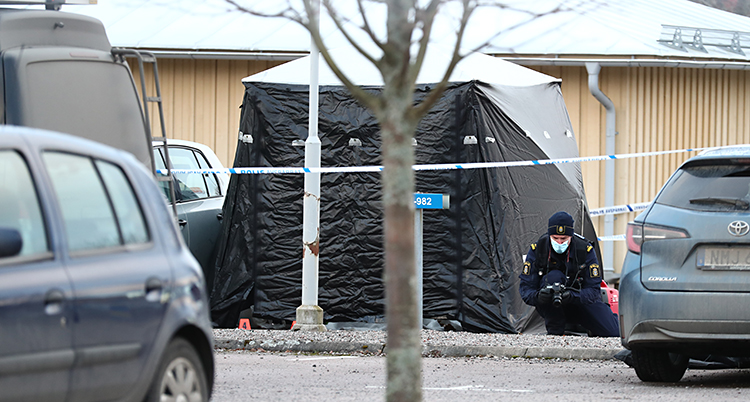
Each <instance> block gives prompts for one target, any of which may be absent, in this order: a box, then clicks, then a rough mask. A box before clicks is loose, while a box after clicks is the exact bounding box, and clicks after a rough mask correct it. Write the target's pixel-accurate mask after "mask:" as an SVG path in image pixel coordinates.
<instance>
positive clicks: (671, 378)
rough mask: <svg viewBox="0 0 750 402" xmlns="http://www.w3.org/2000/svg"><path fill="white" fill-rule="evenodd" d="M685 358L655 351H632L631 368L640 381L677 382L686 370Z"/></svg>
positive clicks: (686, 360) (686, 359)
mask: <svg viewBox="0 0 750 402" xmlns="http://www.w3.org/2000/svg"><path fill="white" fill-rule="evenodd" d="M687 366H688V358H687V356H684V355H681V354H677V353H669V352H665V351H661V350H655V349H633V367H634V368H635V373H636V374H637V375H638V378H640V379H641V381H646V382H677V381H680V379H681V378H682V376H683V375H684V374H685V370H687Z"/></svg>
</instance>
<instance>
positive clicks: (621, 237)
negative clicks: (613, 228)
mask: <svg viewBox="0 0 750 402" xmlns="http://www.w3.org/2000/svg"><path fill="white" fill-rule="evenodd" d="M596 239H597V240H599V241H623V240H625V235H624V234H621V235H612V236H602V237H597V238H596Z"/></svg>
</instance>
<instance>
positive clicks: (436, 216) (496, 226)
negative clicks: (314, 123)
mask: <svg viewBox="0 0 750 402" xmlns="http://www.w3.org/2000/svg"><path fill="white" fill-rule="evenodd" d="M305 59H309V57H307V58H303V59H300V60H297V61H294V62H290V63H287V64H284V65H282V66H279V67H276V68H274V69H270V70H268V71H267V72H264V73H261V74H257V75H255V76H251V77H248V78H246V79H245V80H243V81H244V84H245V87H246V91H245V97H244V101H243V104H242V115H241V119H240V131H241V134H242V135H244V138H245V139H246V140H245V141H239V142H238V145H237V153H236V158H235V161H234V166H235V167H249V166H273V167H285V166H297V167H299V166H304V146H299V145H300V143H302V142H304V140H305V139H306V138H307V127H308V105H309V101H308V85H307V82H306V79H305V77H306V76H309V70H308V68H309V67H308V66H309V61H308V60H305ZM351 59H355V60H356V58H354V57H352V58H351ZM341 60H344V59H343V58H342V59H341ZM351 64H352V65H351V66H348V67H347V66H345V71H349V72H352V75H353V76H355V79H357V78H356V77H358V76H359V81H355V82H358V83H360V84H362V86H363V87H365V88H367V89H368V90H370V91H379V90H380V89H381V86H379V85H368V84H369V83H370V80H369V77H370V76H374V75H368V74H369V73H368V72H367V69H366V68H363V67H362V66H363V65H362V64H359V65H357V64H356V63H355V62H354V61H352V62H351ZM425 66H427V67H425V69H427V70H429V69H432V68H434V69H435V71H437V72H440V71H444V70H441V69H440V66H441V63H440V62H438V61H434V60H433V61H430V59H428V63H425ZM459 67H463V68H462V69H458V70H457V72H456V73H455V74H454V75H453V76H452V77H451V81H452V83H451V84H450V86H449V88H448V89H447V90H446V92H445V94H444V95H443V96H442V98H441V100H440V101H439V102H438V103H437V104H436V105H435V107H433V109H432V110H431V111H430V113H429V114H428V115H427V116H426V117H425V118H424V119H423V120H422V122H421V123H420V125H419V127H418V129H417V133H416V136H415V139H416V143H415V145H414V147H415V148H414V150H415V155H416V161H417V164H438V163H449V164H460V163H472V162H497V161H524V160H541V159H557V158H571V157H577V156H578V148H577V146H576V143H575V139H574V137H573V134H572V128H571V124H570V120H569V118H568V114H567V110H566V108H565V104H564V102H563V97H562V93H561V91H560V82H559V80H557V79H554V78H552V77H549V76H546V75H543V74H540V73H537V72H534V71H532V70H529V69H526V68H523V67H520V66H517V65H514V64H512V63H508V62H505V61H502V60H500V59H497V58H493V57H490V56H485V55H479V54H474V55H472V56H470V57H469V58H468V59H466V60H465V61H463V62H462V64H459ZM423 73H424V74H423V75H421V76H420V79H419V80H418V82H420V84H419V85H418V91H417V96H416V101H419V99H420V98H421V97H423V96H424V95H425V94H426V91H428V89H429V88H430V87H431V84H430V82H435V81H437V79H436V77H438V75H435V74H439V73H435V74H433V75H430V73H429V71H427V72H423ZM326 74H328V75H326ZM279 77H282V78H283V77H286V79H281V78H279ZM330 77H331V74H330V71H327V70H321V88H320V115H319V116H320V117H319V132H320V139H321V142H322V166H324V167H332V166H342V167H343V166H360V165H361V166H366V165H379V164H380V162H381V161H380V145H381V139H380V133H379V127H378V124H377V122H376V120H375V118H374V117H373V116H372V114H371V113H370V112H369V111H368V110H367V109H365V108H364V107H362V106H361V105H360V104H358V103H357V102H356V101H355V100H353V99H352V98H351V96H350V95H349V94H348V93H347V91H346V90H345V88H344V87H343V86H341V85H336V83H337V81H336V80H335V79H333V78H330ZM430 79H433V80H432V81H430ZM325 84H333V85H325ZM376 84H377V83H376ZM242 135H241V136H242ZM248 138H251V141H248V140H247V139H248ZM416 179H417V191H418V192H429V193H442V194H449V195H450V199H451V202H450V204H451V206H450V209H448V210H435V211H426V212H425V213H424V287H423V289H424V318H425V319H438V320H441V319H442V320H449V321H458V322H459V323H460V324H461V326H462V327H463V329H465V330H470V331H477V332H504V333H515V332H535V331H537V330H539V329H540V328H541V327H542V325H540V324H541V319H540V318H539V317H538V316H537V315H536V313H535V312H534V310H533V309H532V308H530V307H529V306H526V305H525V304H524V303H523V301H522V300H521V298H520V295H519V293H518V274H519V271H520V268H521V266H522V263H523V258H524V255H525V254H526V252H527V250H528V247H529V244H530V243H532V242H533V241H535V240H536V239H537V238H538V237H539V236H540V235H541V234H543V233H544V231H545V229H546V224H547V219H548V218H549V216H550V215H552V214H553V213H554V212H556V211H558V210H565V211H568V212H569V213H571V214H572V215H573V216H574V217H575V218H576V228H577V232H578V233H582V234H583V235H584V236H586V237H587V238H588V239H590V240H595V239H596V235H595V233H594V230H593V226H592V225H591V221H590V219H589V216H588V211H587V206H586V202H585V195H584V191H583V183H582V179H581V171H580V166H579V165H578V164H577V163H564V164H554V165H542V166H527V167H505V168H487V169H468V170H435V171H420V172H417V173H416ZM303 181H304V178H303V177H302V175H288V174H287V175H281V174H279V175H270V174H268V175H234V176H232V178H231V181H230V185H229V191H228V195H227V199H226V203H225V205H224V217H225V218H224V227H223V233H222V238H221V239H220V244H219V250H218V257H217V265H216V276H215V282H214V288H213V291H212V295H211V311H212V317H213V320H214V322H215V323H216V324H217V325H218V326H220V327H236V325H237V322H238V318H239V313H240V311H242V310H245V309H252V319H253V320H252V321H253V324H252V325H253V328H264V327H265V328H289V325H290V324H291V322H292V320H294V319H295V310H296V308H297V307H298V306H299V305H300V298H301V288H302V284H301V281H302V279H301V278H302V259H301V257H302V241H301V239H302V202H303ZM382 211H383V210H382V203H381V185H380V174H379V173H325V174H323V175H322V176H321V210H320V217H321V219H320V268H319V302H318V305H319V306H320V307H322V308H323V310H324V312H325V316H324V319H325V321H326V322H365V323H378V322H383V320H384V287H383V280H382V271H383V253H382V243H383V235H382V219H383V212H382Z"/></svg>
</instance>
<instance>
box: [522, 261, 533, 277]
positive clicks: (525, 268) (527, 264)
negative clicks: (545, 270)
mask: <svg viewBox="0 0 750 402" xmlns="http://www.w3.org/2000/svg"><path fill="white" fill-rule="evenodd" d="M523 274H524V275H530V274H531V263H530V262H525V263H523Z"/></svg>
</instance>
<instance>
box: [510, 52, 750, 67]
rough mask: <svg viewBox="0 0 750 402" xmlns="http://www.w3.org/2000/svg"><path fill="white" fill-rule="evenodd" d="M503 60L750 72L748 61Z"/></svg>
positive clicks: (542, 63) (544, 58) (629, 59)
mask: <svg viewBox="0 0 750 402" xmlns="http://www.w3.org/2000/svg"><path fill="white" fill-rule="evenodd" d="M496 56H497V57H500V58H502V59H503V60H506V61H510V62H513V63H516V64H520V65H522V66H561V67H566V66H579V67H582V66H585V65H586V63H597V64H599V65H600V66H602V67H682V68H716V69H726V70H750V60H748V61H728V60H727V61H720V60H705V61H700V60H679V59H634V58H627V59H606V58H604V59H603V58H590V59H586V58H571V59H568V58H559V57H512V56H503V55H496Z"/></svg>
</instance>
